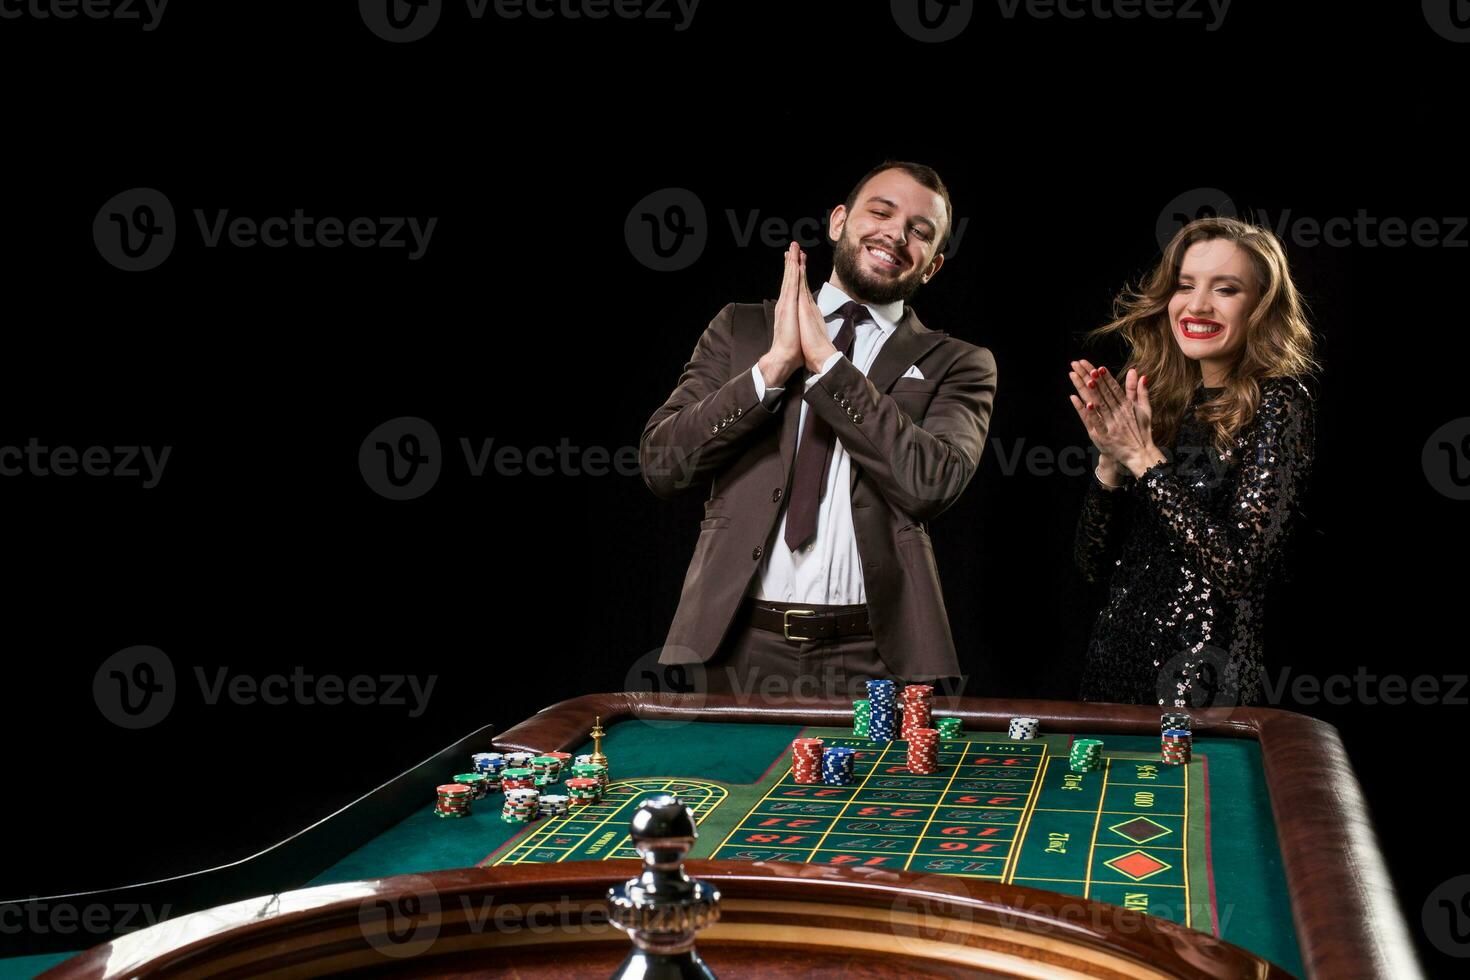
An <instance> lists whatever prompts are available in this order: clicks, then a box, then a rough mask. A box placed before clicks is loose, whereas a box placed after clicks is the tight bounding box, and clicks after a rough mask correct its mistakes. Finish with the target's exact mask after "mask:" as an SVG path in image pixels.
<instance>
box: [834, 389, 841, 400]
mask: <svg viewBox="0 0 1470 980" xmlns="http://www.w3.org/2000/svg"><path fill="white" fill-rule="evenodd" d="M832 400H833V401H834V402H840V401H842V392H840V391H834V392H832Z"/></svg>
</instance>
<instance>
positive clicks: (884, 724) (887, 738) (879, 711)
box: [868, 680, 898, 742]
mask: <svg viewBox="0 0 1470 980" xmlns="http://www.w3.org/2000/svg"><path fill="white" fill-rule="evenodd" d="M868 702H869V705H868V708H869V712H868V738H870V739H872V740H873V741H875V742H891V741H893V736H894V734H895V728H896V726H897V724H898V697H897V692H896V691H895V690H894V686H893V681H890V680H873V681H868Z"/></svg>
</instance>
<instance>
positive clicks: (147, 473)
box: [0, 436, 173, 490]
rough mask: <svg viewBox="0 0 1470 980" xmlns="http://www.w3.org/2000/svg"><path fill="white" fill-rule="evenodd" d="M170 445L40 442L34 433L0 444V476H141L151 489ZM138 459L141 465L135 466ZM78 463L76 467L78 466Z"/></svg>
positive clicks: (145, 486)
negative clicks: (20, 443) (16, 442)
mask: <svg viewBox="0 0 1470 980" xmlns="http://www.w3.org/2000/svg"><path fill="white" fill-rule="evenodd" d="M172 452H173V447H172V446H164V447H162V448H161V449H154V448H153V447H152V446H112V447H108V446H87V447H85V448H83V449H78V448H76V447H75V446H43V445H41V441H40V440H39V439H37V438H35V437H34V436H33V437H31V438H30V439H29V440H27V442H26V444H25V448H21V447H20V446H0V476H44V477H51V476H76V475H78V473H80V474H81V475H83V476H110V477H114V478H119V479H137V478H138V477H140V476H141V477H142V478H143V482H142V483H141V484H139V485H140V486H141V487H142V488H143V489H144V490H152V489H153V488H154V487H156V486H158V481H159V480H162V479H163V468H164V467H165V466H167V465H168V457H169V454H170V453H172ZM139 462H141V463H142V465H143V469H142V470H140V469H139V468H138V464H139ZM79 467H80V468H79Z"/></svg>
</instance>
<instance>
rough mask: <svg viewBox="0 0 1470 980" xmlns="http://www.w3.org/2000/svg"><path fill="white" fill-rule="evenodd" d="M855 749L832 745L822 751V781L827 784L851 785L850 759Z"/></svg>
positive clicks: (855, 752)
mask: <svg viewBox="0 0 1470 980" xmlns="http://www.w3.org/2000/svg"><path fill="white" fill-rule="evenodd" d="M856 754H857V749H850V748H847V747H846V746H844V745H834V746H832V747H831V748H829V749H827V750H825V751H824V752H823V753H822V782H824V783H826V784H827V785H828V786H850V785H852V760H853V756H855V755H856Z"/></svg>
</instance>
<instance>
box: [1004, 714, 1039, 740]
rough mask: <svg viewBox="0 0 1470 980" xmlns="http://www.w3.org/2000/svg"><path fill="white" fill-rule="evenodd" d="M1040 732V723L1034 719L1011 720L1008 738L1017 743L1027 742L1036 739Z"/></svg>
mask: <svg viewBox="0 0 1470 980" xmlns="http://www.w3.org/2000/svg"><path fill="white" fill-rule="evenodd" d="M1040 730H1041V722H1040V721H1038V720H1036V719H1035V718H1012V719H1011V730H1010V733H1009V734H1010V737H1011V738H1013V739H1016V740H1018V741H1027V740H1030V739H1033V738H1035V737H1036V733H1037V732H1038V731H1040Z"/></svg>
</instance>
